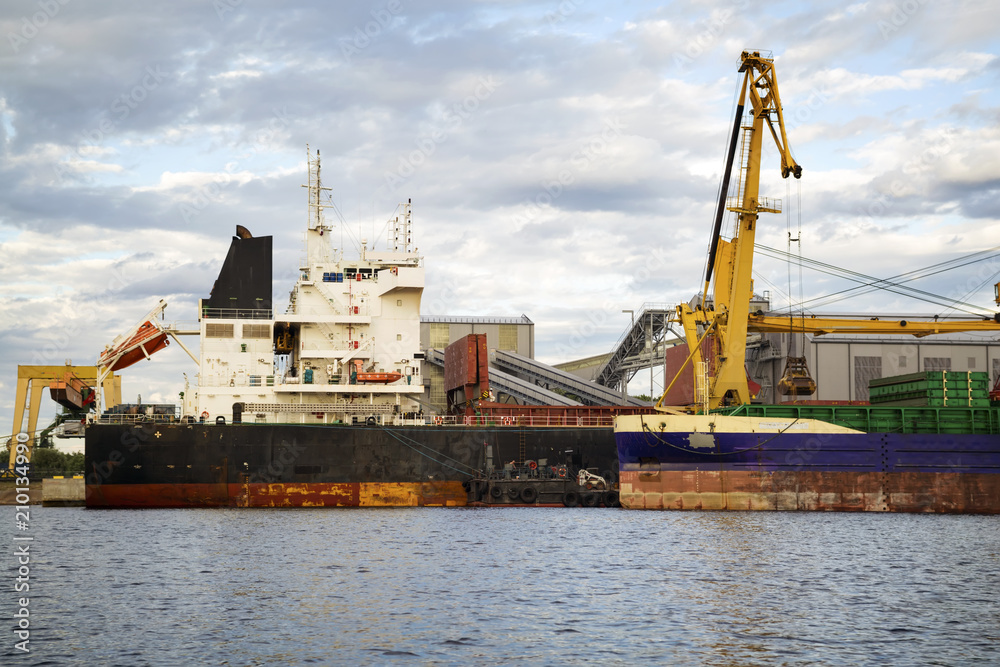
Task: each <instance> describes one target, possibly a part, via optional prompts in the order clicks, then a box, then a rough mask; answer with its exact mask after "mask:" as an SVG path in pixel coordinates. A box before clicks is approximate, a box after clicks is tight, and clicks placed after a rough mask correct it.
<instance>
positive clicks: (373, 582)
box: [0, 507, 1000, 665]
mask: <svg viewBox="0 0 1000 667" xmlns="http://www.w3.org/2000/svg"><path fill="white" fill-rule="evenodd" d="M2 515H3V517H5V518H3V519H0V521H2V528H0V538H2V539H3V540H4V542H5V543H6V544H7V545H8V548H5V549H3V552H4V553H6V554H8V555H7V556H4V557H3V563H2V565H3V568H2V569H3V571H4V572H5V573H6V577H7V580H8V582H10V585H7V584H4V585H3V586H0V589H2V590H4V591H6V592H5V593H3V595H2V600H0V602H2V605H3V607H2V609H3V610H4V611H5V612H7V613H6V614H5V616H6V617H7V618H11V616H12V614H13V612H14V610H15V609H16V606H15V605H16V598H17V594H15V593H14V592H13V591H12V589H13V580H14V577H15V576H16V574H15V571H16V569H17V563H16V561H15V558H14V557H13V556H12V555H11V554H13V551H14V548H13V546H11V545H13V544H14V542H13V536H14V534H15V532H17V531H15V530H14V508H12V507H7V508H4V511H3V512H2ZM31 519H32V520H31V523H30V528H29V531H27V533H21V532H19V533H18V534H21V535H23V534H29V535H31V536H33V537H34V541H33V542H32V543H31V544H32V546H31V549H32V561H31V577H32V582H31V592H30V596H31V603H30V610H31V624H32V625H31V631H32V634H31V643H30V646H31V649H32V650H31V653H30V654H27V655H25V654H22V653H18V652H16V651H15V650H14V649H13V643H14V641H15V640H14V638H13V634H12V633H11V632H8V633H7V636H6V638H5V640H4V644H3V646H2V647H0V657H2V662H3V663H4V664H24V665H35V664H39V665H40V664H60V665H95V664H109V665H111V664H118V665H141V664H149V665H191V664H210V665H211V664H217V665H269V664H277V663H289V664H300V663H307V664H310V663H314V664H374V665H378V664H409V665H425V664H440V665H460V664H461V665H468V664H488V665H500V664H504V665H508V664H523V665H559V664H629V665H634V664H642V665H667V664H691V665H807V664H824V665H855V664H871V665H884V664H900V665H903V664H905V665H913V664H940V665H969V664H983V665H987V664H997V663H1000V603H998V602H997V592H998V591H1000V517H977V516H922V515H896V514H818V513H764V512H761V513H749V512H718V513H717V512H702V513H696V512H692V513H675V512H639V511H633V512H630V511H625V510H608V509H583V508H577V509H517V508H511V509H502V508H481V509H472V508H463V509H458V508H456V509H443V508H421V509H416V508H415V509H373V510H368V509H350V510H269V509H250V510H238V509H222V510H135V511H93V510H90V511H88V510H84V509H79V508H47V507H46V508H42V507H32V509H31ZM12 625H13V624H11V627H12Z"/></svg>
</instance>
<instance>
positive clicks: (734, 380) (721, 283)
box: [660, 51, 802, 408]
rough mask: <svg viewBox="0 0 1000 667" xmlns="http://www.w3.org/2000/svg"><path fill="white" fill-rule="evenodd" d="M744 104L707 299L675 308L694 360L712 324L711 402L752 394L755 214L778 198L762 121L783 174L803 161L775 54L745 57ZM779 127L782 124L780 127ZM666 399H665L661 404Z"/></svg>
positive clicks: (798, 172)
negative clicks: (731, 217)
mask: <svg viewBox="0 0 1000 667" xmlns="http://www.w3.org/2000/svg"><path fill="white" fill-rule="evenodd" d="M739 71H740V73H742V74H743V77H742V83H741V85H740V94H739V103H738V104H737V107H736V109H737V111H736V118H735V119H734V121H733V131H732V135H731V138H730V142H729V153H728V155H727V158H726V172H725V174H724V175H723V186H722V188H721V190H720V193H719V202H718V207H717V209H716V215H715V227H714V229H713V232H712V245H711V249H710V251H709V259H708V271H707V272H706V275H705V289H704V291H703V294H704V295H705V297H704V298H703V301H702V304H701V305H700V306H697V307H696V308H692V307H691V306H690V305H688V304H683V305H681V306H678V308H677V319H678V320H679V321H680V322H681V324H682V325H683V327H684V334H685V338H686V340H687V342H688V347H689V349H690V350H691V357H690V358H691V359H692V360H693V361H694V362H695V363H696V364H697V363H699V362H701V361H702V352H701V345H700V343H699V340H700V338H701V336H699V333H698V327H699V326H701V327H703V330H704V327H708V328H710V329H713V336H714V344H715V345H716V354H715V360H716V362H715V369H714V375H713V377H712V378H711V380H710V386H709V392H708V393H709V404H710V407H712V408H715V407H718V406H719V405H721V404H722V403H723V402H727V403H735V404H739V403H746V402H749V400H750V394H749V388H748V385H747V378H746V371H745V369H744V366H743V357H744V353H745V350H746V334H747V317H748V316H749V314H750V312H749V311H750V297H751V296H752V295H753V280H752V274H753V246H754V234H755V233H756V227H757V217H758V215H759V214H760V213H762V212H774V213H777V212H780V210H781V209H780V202H772V201H770V200H767V199H764V198H761V197H760V195H759V191H760V157H761V148H762V143H763V135H764V126H765V124H766V125H767V127H768V129H769V130H770V134H771V137H772V139H773V140H774V143H775V146H776V147H777V149H778V153H779V155H780V156H781V176H782V177H783V178H788V177H789V176H794V177H795V178H801V177H802V167H801V166H799V164H798V163H797V162H796V161H795V158H794V157H792V152H791V149H790V148H789V145H788V137H787V135H786V132H785V121H784V116H783V115H782V111H781V96H780V95H779V93H778V83H777V79H776V77H775V71H774V60H773V59H772V58H768V57H764V56H761V54H760V53H759V52H756V51H754V52H749V51H744V52H743V53H742V55H741V56H740V68H739ZM746 108H749V118H750V124H749V125H743V122H744V119H743V111H744V109H746ZM775 126H777V129H775ZM740 134H742V141H741V142H740V145H741V147H740V163H739V168H740V179H739V181H738V190H737V196H736V197H735V198H734V199H732V200H729V199H728V194H729V193H728V190H729V180H730V175H731V172H732V169H733V167H734V162H735V157H736V149H737V138H738V136H739V135H740ZM726 210H729V211H733V212H734V213H736V214H737V230H736V235H735V236H734V237H733V238H732V239H723V238H722V237H721V230H722V218H723V215H724V212H725V211H726ZM713 271H714V272H715V291H714V294H713V297H714V298H713V299H712V303H713V305H714V309H712V308H706V301H707V296H708V293H709V287H710V285H711V281H712V275H713ZM662 401H663V399H662V398H661V399H660V402H661V403H662Z"/></svg>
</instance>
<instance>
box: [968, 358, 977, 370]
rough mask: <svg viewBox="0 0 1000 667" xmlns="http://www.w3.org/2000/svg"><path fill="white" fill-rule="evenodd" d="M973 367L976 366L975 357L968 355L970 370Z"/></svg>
mask: <svg viewBox="0 0 1000 667" xmlns="http://www.w3.org/2000/svg"><path fill="white" fill-rule="evenodd" d="M975 367H976V358H975V357H969V370H972V369H973V368H975Z"/></svg>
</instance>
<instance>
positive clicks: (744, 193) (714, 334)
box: [656, 51, 1000, 410]
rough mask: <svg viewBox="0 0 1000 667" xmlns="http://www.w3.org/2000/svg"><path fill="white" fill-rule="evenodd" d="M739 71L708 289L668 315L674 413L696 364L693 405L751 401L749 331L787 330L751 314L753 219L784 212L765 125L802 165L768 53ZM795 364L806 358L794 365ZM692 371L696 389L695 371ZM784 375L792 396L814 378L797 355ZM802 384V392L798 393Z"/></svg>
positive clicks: (820, 323)
mask: <svg viewBox="0 0 1000 667" xmlns="http://www.w3.org/2000/svg"><path fill="white" fill-rule="evenodd" d="M739 71H740V72H741V73H742V74H743V77H742V84H741V87H740V93H739V103H738V105H737V107H736V115H735V119H734V121H733V129H732V135H731V137H730V140H729V151H728V154H727V158H726V169H725V172H724V173H723V180H722V188H721V189H720V193H719V202H718V206H717V209H716V215H715V226H714V229H713V232H712V243H711V248H710V250H709V255H708V269H707V271H706V274H705V287H704V291H703V292H702V294H703V295H704V296H703V297H702V300H701V302H700V303H698V302H694V303H691V304H681V305H680V306H677V308H676V310H675V313H674V315H673V316H672V321H676V322H679V323H680V324H681V326H682V327H683V330H684V337H685V341H686V343H687V346H688V350H689V354H688V357H687V359H686V360H685V361H684V363H683V364H682V365H681V367H680V368H679V369H678V371H677V375H676V376H675V377H674V379H673V381H671V382H670V383H669V384H668V385H667V387H666V389H665V390H664V392H663V395H662V396H661V397H660V399H659V401H657V403H656V407H657V408H658V409H664V410H672V409H671V408H665V407H664V406H663V402H664V400H665V399H666V396H667V394H668V393H669V392H670V390H671V388H672V387H673V385H674V383H676V382H677V380H678V378H680V377H681V374H682V373H685V372H691V370H690V369H692V368H694V369H698V370H699V371H700V374H701V375H702V377H703V378H704V382H703V391H702V392H701V393H702V395H701V397H700V399H701V400H700V403H701V405H700V406H696V409H708V410H714V409H716V408H719V407H722V406H727V405H731V406H735V405H742V404H745V403H749V402H750V399H751V395H750V390H749V386H748V385H749V383H748V379H747V373H746V368H745V365H744V363H745V357H746V337H747V333H748V332H787V331H788V330H789V319H788V317H787V316H771V315H765V314H764V313H761V312H756V313H751V312H750V299H751V297H752V296H753V280H752V274H753V250H754V235H755V233H756V227H757V218H758V216H759V214H760V213H762V212H767V213H780V212H781V201H780V200H770V199H768V198H766V197H761V196H760V195H759V189H760V158H761V144H762V141H763V134H764V127H765V125H766V126H767V129H768V131H769V133H770V135H771V138H772V139H773V140H774V143H775V145H776V147H777V149H778V154H779V156H780V158H781V175H782V177H783V178H788V176H794V177H795V178H800V177H801V176H802V167H801V166H799V164H798V163H797V162H796V161H795V159H794V158H793V157H792V153H791V149H790V148H789V145H788V138H787V136H786V133H785V121H784V117H783V115H782V107H781V98H780V95H779V93H778V84H777V80H776V78H775V71H774V60H773V58H770V57H765V56H762V55H761V54H760V53H759V52H756V51H754V52H748V51H744V52H743V53H742V55H741V56H740V68H739ZM748 103H749V116H750V119H751V121H752V122H751V124H750V125H747V126H744V125H743V124H742V123H743V111H744V109H745V108H746V105H747V104H748ZM741 133H742V137H741V136H740V134H741ZM738 145H739V146H741V150H740V164H739V169H740V175H739V179H738V182H737V194H736V196H735V197H732V198H729V197H728V192H729V182H730V176H731V174H732V172H733V164H734V161H735V157H736V148H737V146H738ZM727 210H728V211H732V212H734V213H736V214H737V224H736V232H735V235H734V236H733V237H732V238H731V239H724V238H722V236H721V230H722V219H723V216H724V215H725V212H726V211H727ZM713 274H714V278H715V281H714V291H713V292H712V297H713V298H712V300H711V302H709V301H708V294H709V287H710V286H711V285H712V284H713V283H712V278H713ZM996 301H997V305H1000V284H998V285H997V287H996ZM794 328H795V331H796V333H798V332H802V333H803V334H806V333H809V334H813V335H823V334H832V333H838V334H847V333H850V334H873V335H887V334H896V335H898V334H910V335H913V336H916V337H922V336H928V335H932V334H946V333H958V332H975V331H983V332H1000V314H997V315H994V316H992V317H989V318H986V317H984V318H979V319H966V320H959V319H955V320H937V319H934V320H907V319H899V318H880V317H870V318H869V319H860V318H831V317H801V318H797V319H796V321H795V327H794ZM706 351H707V352H708V355H707V357H708V360H707V361H706V354H705V352H706ZM799 361H801V362H803V363H801V364H799V363H798V362H799ZM700 369H706V370H704V371H701V370H700ZM695 375H696V377H695V380H696V383H695V384H696V386H697V385H698V382H697V381H698V379H699V378H698V375H699V373H696V374H695ZM786 378H787V379H788V380H789V383H790V386H791V389H792V393H796V392H798V393H806V391H808V386H807V385H808V383H811V382H812V380H811V379H809V377H808V371H807V370H806V369H805V365H804V360H801V359H799V360H793V359H790V360H789V365H788V367H787V368H786ZM783 379H785V378H783ZM803 388H804V389H805V390H806V391H801V389H803Z"/></svg>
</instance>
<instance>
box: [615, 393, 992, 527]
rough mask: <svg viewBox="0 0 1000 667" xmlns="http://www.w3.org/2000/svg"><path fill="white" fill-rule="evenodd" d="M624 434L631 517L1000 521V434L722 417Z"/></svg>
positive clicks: (639, 424) (660, 418)
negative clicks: (655, 513) (767, 514)
mask: <svg viewBox="0 0 1000 667" xmlns="http://www.w3.org/2000/svg"><path fill="white" fill-rule="evenodd" d="M979 412H981V413H987V412H992V410H981V411H979ZM987 421H989V420H987ZM991 428H992V427H990V426H989V424H988V423H987V424H986V425H985V426H984V425H983V423H982V422H977V425H975V426H974V427H973V428H972V429H971V430H976V429H981V430H991ZM615 431H616V434H615V438H616V444H617V447H618V457H619V465H620V482H621V503H622V506H623V507H626V508H629V509H677V510H683V509H703V510H818V511H824V510H825V511H869V512H938V513H963V514H997V513H1000V435H998V434H996V433H989V432H985V433H940V432H938V433H901V432H864V431H859V430H856V429H850V428H846V427H843V426H839V425H837V424H833V423H828V422H824V421H818V420H811V419H803V418H800V417H793V418H767V417H763V418H762V417H750V416H735V417H734V416H723V415H698V416H689V415H644V416H630V417H619V418H618V421H617V423H616V427H615Z"/></svg>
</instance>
